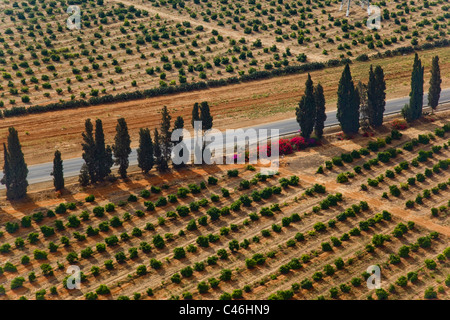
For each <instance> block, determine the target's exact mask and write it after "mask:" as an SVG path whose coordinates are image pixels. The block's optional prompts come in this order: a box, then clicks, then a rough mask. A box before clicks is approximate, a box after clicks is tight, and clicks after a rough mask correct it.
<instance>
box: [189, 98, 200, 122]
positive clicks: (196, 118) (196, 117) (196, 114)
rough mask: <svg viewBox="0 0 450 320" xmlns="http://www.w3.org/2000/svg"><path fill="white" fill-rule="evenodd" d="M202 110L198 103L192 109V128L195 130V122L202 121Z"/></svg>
mask: <svg viewBox="0 0 450 320" xmlns="http://www.w3.org/2000/svg"><path fill="white" fill-rule="evenodd" d="M199 112H200V109H199V104H198V102H196V103H194V107H193V108H192V118H191V125H192V128H194V121H200V114H199Z"/></svg>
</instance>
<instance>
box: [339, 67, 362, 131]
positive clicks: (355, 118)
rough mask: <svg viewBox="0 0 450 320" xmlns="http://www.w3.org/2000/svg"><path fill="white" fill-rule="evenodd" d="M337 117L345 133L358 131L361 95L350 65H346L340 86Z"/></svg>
mask: <svg viewBox="0 0 450 320" xmlns="http://www.w3.org/2000/svg"><path fill="white" fill-rule="evenodd" d="M337 93H338V101H337V119H338V120H339V123H340V124H341V128H342V131H344V133H345V134H353V133H357V132H358V130H359V97H358V92H357V91H356V90H355V86H354V84H353V80H352V75H351V73H350V66H349V65H348V64H346V65H345V68H344V71H343V72H342V76H341V79H340V80H339V86H338V92H337Z"/></svg>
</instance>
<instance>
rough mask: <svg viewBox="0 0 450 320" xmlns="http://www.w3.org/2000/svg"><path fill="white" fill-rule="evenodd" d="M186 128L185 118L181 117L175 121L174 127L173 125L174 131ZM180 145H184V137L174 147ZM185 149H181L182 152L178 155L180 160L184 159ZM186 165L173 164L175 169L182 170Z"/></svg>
mask: <svg viewBox="0 0 450 320" xmlns="http://www.w3.org/2000/svg"><path fill="white" fill-rule="evenodd" d="M183 128H184V119H183V117H181V116H178V117H177V118H176V119H175V123H174V125H173V129H174V130H177V129H183ZM180 143H184V142H183V136H181V137H180V138H179V139H178V141H177V142H175V143H174V147H175V146H176V145H178V144H180ZM183 151H184V150H183V149H181V150H180V152H179V154H178V156H179V157H180V158H182V157H183ZM184 165H185V164H184V162H182V163H180V164H175V163H174V164H173V166H174V167H175V168H181V167H183V166H184Z"/></svg>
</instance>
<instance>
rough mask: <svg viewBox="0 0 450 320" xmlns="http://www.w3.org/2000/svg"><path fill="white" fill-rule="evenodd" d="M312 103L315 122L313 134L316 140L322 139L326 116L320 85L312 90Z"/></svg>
mask: <svg viewBox="0 0 450 320" xmlns="http://www.w3.org/2000/svg"><path fill="white" fill-rule="evenodd" d="M314 103H315V105H316V121H315V124H314V133H315V134H316V136H317V138H319V139H320V138H322V135H323V128H325V121H326V120H327V114H326V112H325V111H326V110H325V96H324V94H323V87H322V85H321V84H320V83H318V84H317V86H316V87H315V88H314Z"/></svg>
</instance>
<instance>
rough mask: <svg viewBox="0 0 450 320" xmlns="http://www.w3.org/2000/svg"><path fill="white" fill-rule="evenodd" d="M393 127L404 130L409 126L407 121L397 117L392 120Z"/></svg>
mask: <svg viewBox="0 0 450 320" xmlns="http://www.w3.org/2000/svg"><path fill="white" fill-rule="evenodd" d="M392 127H393V128H394V129H397V130H404V129H406V128H408V126H407V124H406V121H405V120H401V119H395V120H394V121H392Z"/></svg>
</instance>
